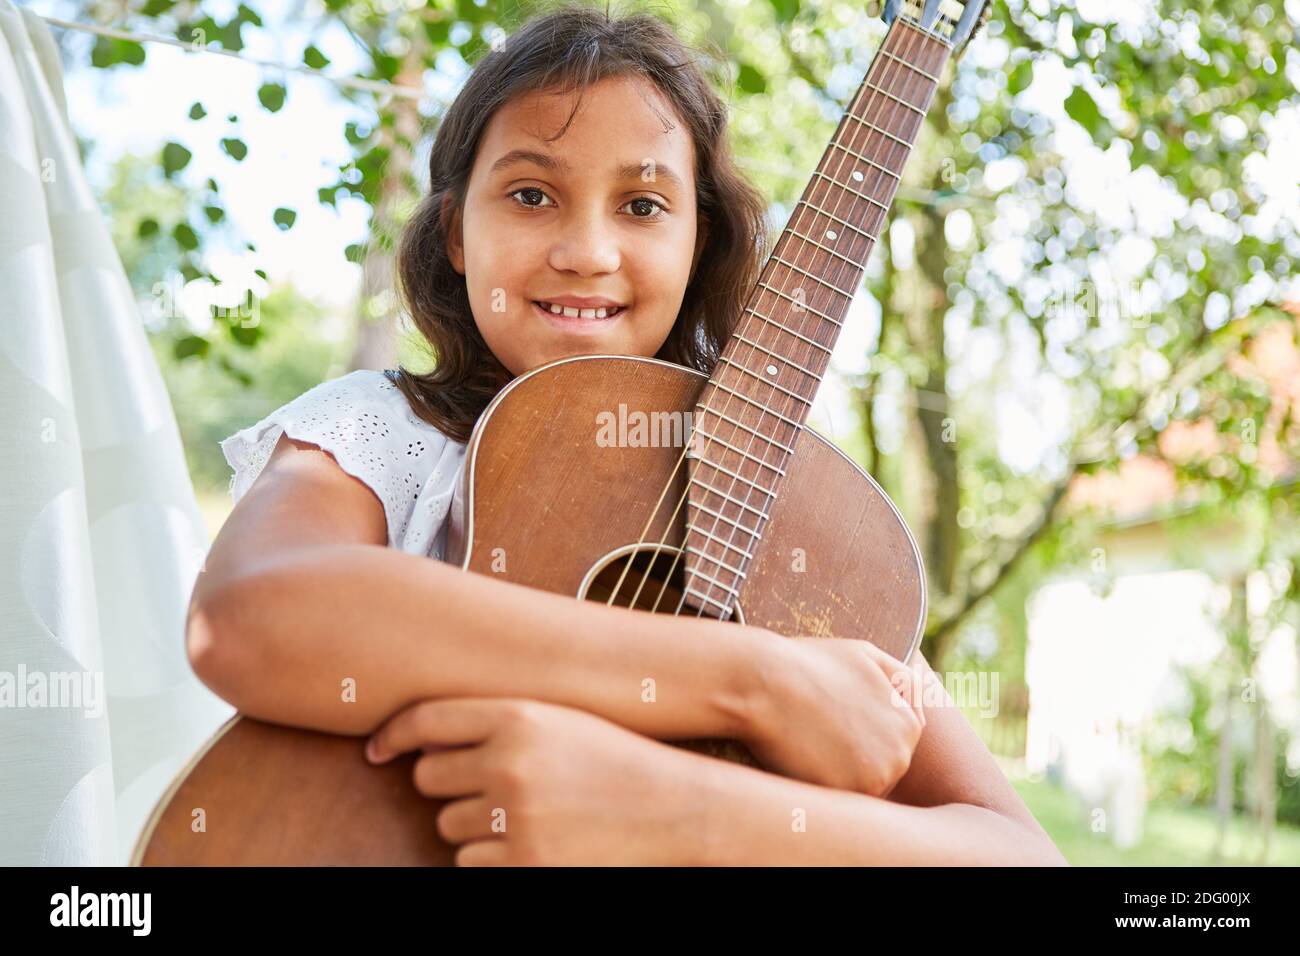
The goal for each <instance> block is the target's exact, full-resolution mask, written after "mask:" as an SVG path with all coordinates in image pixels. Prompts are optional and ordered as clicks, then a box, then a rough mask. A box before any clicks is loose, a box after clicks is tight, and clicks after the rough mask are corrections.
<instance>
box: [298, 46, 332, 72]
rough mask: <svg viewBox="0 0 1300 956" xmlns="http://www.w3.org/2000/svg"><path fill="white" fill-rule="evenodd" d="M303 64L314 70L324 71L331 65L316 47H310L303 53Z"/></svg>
mask: <svg viewBox="0 0 1300 956" xmlns="http://www.w3.org/2000/svg"><path fill="white" fill-rule="evenodd" d="M302 63H303V66H309V67H311V68H312V69H313V70H323V69H325V67H327V66H329V65H330V59H329V57H327V56H326V55H325V54H324V53H322V52H321V51H320V50H318V49H316V47H314V46H309V47H307V49H305V50H303V51H302Z"/></svg>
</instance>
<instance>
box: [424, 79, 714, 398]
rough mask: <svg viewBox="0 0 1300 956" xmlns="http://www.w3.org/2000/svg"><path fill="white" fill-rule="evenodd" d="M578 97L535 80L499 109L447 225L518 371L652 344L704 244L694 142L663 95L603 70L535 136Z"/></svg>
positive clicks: (482, 313) (468, 280)
mask: <svg viewBox="0 0 1300 956" xmlns="http://www.w3.org/2000/svg"><path fill="white" fill-rule="evenodd" d="M576 99H577V94H576V93H574V94H563V95H561V94H557V93H531V94H528V95H526V96H521V97H517V98H516V99H514V100H512V101H511V102H509V103H507V104H506V105H505V106H503V107H501V108H500V109H499V110H498V111H497V112H496V114H495V115H494V116H493V117H492V119H491V121H489V123H488V125H487V128H486V129H485V130H484V132H483V137H482V140H481V142H480V145H479V149H478V155H477V156H476V158H475V162H474V167H473V170H472V171H471V174H470V180H469V185H468V189H467V193H466V197H465V206H464V209H463V212H462V214H461V215H460V216H457V217H456V218H455V220H454V221H453V222H452V223H451V224H450V226H449V230H448V242H447V247H448V255H449V257H450V259H451V262H452V265H453V266H454V267H455V269H456V271H457V272H459V273H461V274H462V275H463V276H465V285H466V288H467V290H468V292H469V301H470V307H471V309H472V310H473V313H474V321H475V323H476V324H477V325H478V328H479V331H480V332H481V333H482V335H483V339H484V341H486V342H487V345H488V347H489V348H490V349H491V350H492V351H493V353H494V354H495V355H496V357H497V358H498V359H500V361H501V364H503V365H504V366H505V367H506V368H508V369H509V370H510V371H511V373H513V374H515V375H519V374H521V373H523V372H525V371H527V370H529V369H532V368H536V367H537V366H538V365H542V364H544V363H546V362H550V361H553V360H555V359H559V358H564V357H567V356H571V355H592V354H612V355H645V356H650V355H654V354H655V353H657V352H658V351H659V348H660V346H661V345H663V343H664V340H665V339H666V338H667V337H668V333H669V331H671V329H672V327H673V323H674V322H675V321H676V319H677V313H678V310H679V309H680V308H681V303H682V298H683V296H684V295H685V292H686V287H687V285H688V284H689V282H690V278H691V275H692V274H693V272H694V268H695V263H696V261H697V260H698V257H699V252H700V250H701V249H702V248H703V240H704V233H703V231H700V233H699V235H698V236H697V229H696V211H695V207H696V197H695V175H694V169H695V150H694V144H693V143H692V141H691V137H690V134H689V133H688V132H687V131H686V130H685V129H684V128H683V124H682V123H681V122H679V121H678V120H677V119H676V117H675V116H674V114H673V112H672V109H671V107H670V106H669V105H668V103H667V101H666V100H664V98H663V96H662V94H660V93H659V91H658V90H657V89H656V88H655V86H654V85H653V84H652V83H649V82H647V81H644V80H641V79H639V78H631V77H610V78H606V79H604V80H601V81H600V82H598V83H596V84H593V85H592V86H590V87H588V88H587V89H586V91H585V96H584V100H583V104H582V107H581V109H580V110H579V112H578V113H577V115H576V116H574V118H573V122H572V123H571V124H570V125H569V129H568V131H567V132H565V134H564V135H563V136H561V137H560V138H559V139H557V140H554V141H553V142H550V143H545V142H543V138H544V137H546V136H554V135H555V133H556V132H558V131H559V129H560V127H561V126H562V125H563V124H564V120H565V118H566V117H568V115H569V113H570V111H571V110H572V108H573V104H574V102H575V101H576ZM647 100H649V102H647ZM670 118H671V119H670ZM670 122H671V124H672V128H671V129H668V130H665V129H664V127H665V126H667V125H669V123H670ZM543 302H545V303H548V306H547V307H545V308H544V307H543V306H542V305H541V304H540V303H543ZM555 306H559V307H561V308H563V312H562V313H561V314H558V315H557V314H555V309H554V307H555ZM566 306H567V308H564V307H566ZM601 307H603V308H604V309H605V311H606V314H605V315H604V316H603V317H602V316H601V315H600V313H599V312H594V314H593V310H594V309H597V308H601ZM615 307H617V310H616V311H615Z"/></svg>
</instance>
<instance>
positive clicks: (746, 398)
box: [695, 382, 803, 430]
mask: <svg viewBox="0 0 1300 956" xmlns="http://www.w3.org/2000/svg"><path fill="white" fill-rule="evenodd" d="M710 384H711V385H712V386H713V387H714V388H720V389H722V390H723V391H724V392H729V393H731V394H732V395H735V396H736V397H737V398H739V399H742V400H744V401H746V402H748V403H749V404H751V405H753V406H755V407H756V408H761V409H762V410H763V411H764V412H766V413H767V414H769V415H775V416H776V417H777V418H779V419H781V421H783V422H785V423H786V424H787V425H793V426H794V427H795V428H797V429H800V430H802V429H803V425H801V424H800V423H799V422H797V421H795V420H794V419H793V418H786V417H785V416H784V415H782V414H781V413H780V412H778V411H777V410H776V409H774V408H769V407H768V406H767V405H764V404H763V403H762V402H760V401H758V399H755V398H750V397H749V396H748V395H746V394H745V393H744V392H738V391H736V390H735V389H734V388H728V387H727V386H726V385H723V384H722V383H721V382H711V383H710ZM695 407H696V408H707V407H708V406H707V405H699V404H697V405H696V406H695Z"/></svg>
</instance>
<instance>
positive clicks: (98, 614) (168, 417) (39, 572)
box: [0, 0, 232, 865]
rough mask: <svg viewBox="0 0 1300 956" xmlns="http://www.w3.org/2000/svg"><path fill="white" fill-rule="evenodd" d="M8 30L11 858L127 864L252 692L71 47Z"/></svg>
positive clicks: (1, 647) (2, 18)
mask: <svg viewBox="0 0 1300 956" xmlns="http://www.w3.org/2000/svg"><path fill="white" fill-rule="evenodd" d="M0 29H2V33H0V483H2V487H3V492H0V865H46V864H73V865H80V864H98V865H113V864H121V863H124V862H126V860H127V858H128V855H129V853H130V851H131V847H132V845H133V843H134V842H135V838H136V836H137V834H138V832H139V830H140V828H141V826H142V825H143V823H144V822H145V820H146V818H147V816H148V814H149V812H150V810H151V809H152V808H153V806H154V804H155V803H156V801H157V800H158V798H159V796H160V795H161V794H162V792H163V791H164V790H165V789H166V787H167V785H168V783H169V782H170V781H171V780H172V778H173V777H174V776H175V774H176V773H177V772H178V771H179V770H180V769H181V767H182V766H183V765H184V764H185V762H186V761H187V760H188V758H189V757H190V756H191V755H192V754H193V752H194V751H195V750H196V749H197V748H198V747H199V746H200V745H201V744H202V742H203V741H204V740H205V739H206V738H207V737H208V736H210V735H211V733H212V732H213V731H214V730H215V729H216V728H217V727H218V726H219V725H220V724H221V722H222V721H223V720H225V718H226V717H227V716H229V715H230V714H231V713H232V709H231V708H230V707H229V705H227V704H225V703H224V702H223V701H221V700H220V699H219V698H217V697H216V696H215V695H213V694H212V693H211V692H209V691H208V690H207V689H206V688H205V687H203V685H202V684H200V683H199V682H198V681H197V679H196V678H195V677H194V676H193V674H192V672H191V671H190V668H189V665H188V662H187V660H186V657H185V648H184V636H183V633H184V622H185V609H186V605H187V602H188V598H189V593H190V589H191V587H192V585H193V582H194V578H195V575H196V574H197V573H198V570H199V568H200V566H201V564H202V561H203V556H204V554H205V553H206V551H207V545H208V541H207V535H206V532H205V531H204V528H203V523H202V519H201V518H200V515H199V511H198V507H197V505H196V503H195V499H194V490H193V487H192V486H191V484H190V480H189V476H188V472H187V470H186V467H185V458H184V454H183V451H182V448H181V442H180V435H179V432H178V431H177V428H176V420H175V417H174V416H173V414H172V408H171V404H170V402H169V400H168V395H167V391H166V389H165V388H164V385H163V380H162V377H161V375H160V374H159V371H158V367H157V365H156V364H155V362H154V359H153V355H152V353H151V351H150V348H149V344H148V341H147V339H146V336H145V332H144V328H143V325H142V322H141V317H140V316H141V312H140V308H139V307H138V306H137V303H136V301H135V299H134V296H133V295H132V292H131V289H130V286H129V285H128V283H127V280H126V276H125V273H124V272H123V269H122V263H121V261H120V260H119V259H118V256H117V253H116V251H115V250H114V248H113V244H112V241H111V240H110V238H109V233H108V230H107V228H106V226H105V223H104V220H103V214H102V212H101V211H100V208H99V205H98V203H97V202H96V200H95V196H94V194H93V193H92V192H91V190H90V188H89V187H88V185H87V183H86V179H85V175H84V172H83V170H82V168H81V164H80V160H79V157H78V153H77V145H76V139H75V137H74V136H73V134H72V132H71V130H70V128H69V123H68V117H67V106H66V103H65V102H64V94H63V79H62V73H61V69H60V66H59V58H58V51H57V49H56V47H55V45H54V42H53V39H52V38H51V36H50V34H49V31H48V28H47V27H46V25H45V23H44V22H43V21H42V20H40V19H39V18H38V17H36V16H35V15H33V14H32V13H30V12H29V11H25V10H20V9H18V8H17V7H15V6H14V4H13V3H11V2H10V0H0Z"/></svg>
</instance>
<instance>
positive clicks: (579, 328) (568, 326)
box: [528, 301, 628, 332]
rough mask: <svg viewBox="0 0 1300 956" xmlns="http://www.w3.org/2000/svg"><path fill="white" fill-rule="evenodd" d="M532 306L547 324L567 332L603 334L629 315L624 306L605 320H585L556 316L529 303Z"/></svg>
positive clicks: (533, 303) (578, 317) (578, 316)
mask: <svg viewBox="0 0 1300 956" xmlns="http://www.w3.org/2000/svg"><path fill="white" fill-rule="evenodd" d="M528 304H529V305H530V306H532V309H533V312H535V313H536V314H537V315H539V316H541V317H542V318H543V319H545V320H546V321H547V322H549V323H550V324H551V325H552V326H554V327H555V328H557V329H563V330H564V331H566V332H601V331H604V330H605V329H607V328H609V327H610V326H612V325H613V324H614V323H616V322H619V321H621V320H622V318H623V316H625V315H627V312H628V307H627V306H624V307H623V308H621V309H619V310H618V312H617V313H616V314H615V315H612V316H606V317H605V318H603V319H594V318H593V319H584V318H583V317H582V316H580V315H574V316H568V315H556V314H555V313H554V312H552V311H551V310H550V309H543V308H542V307H541V306H540V305H538V304H537V303H536V302H533V301H530V302H529V303H528Z"/></svg>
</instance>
